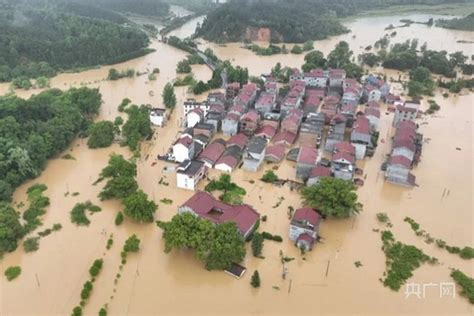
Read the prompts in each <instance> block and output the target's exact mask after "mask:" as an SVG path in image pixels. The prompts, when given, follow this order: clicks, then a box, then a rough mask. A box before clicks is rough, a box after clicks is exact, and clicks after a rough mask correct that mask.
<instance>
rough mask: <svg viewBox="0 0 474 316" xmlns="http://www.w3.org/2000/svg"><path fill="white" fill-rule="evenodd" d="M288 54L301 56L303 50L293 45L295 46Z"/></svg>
mask: <svg viewBox="0 0 474 316" xmlns="http://www.w3.org/2000/svg"><path fill="white" fill-rule="evenodd" d="M290 52H291V53H292V54H297V55H299V54H303V52H304V50H303V48H301V46H299V45H295V46H293V48H292V49H291V51H290Z"/></svg>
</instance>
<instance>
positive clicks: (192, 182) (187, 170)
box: [176, 160, 207, 191]
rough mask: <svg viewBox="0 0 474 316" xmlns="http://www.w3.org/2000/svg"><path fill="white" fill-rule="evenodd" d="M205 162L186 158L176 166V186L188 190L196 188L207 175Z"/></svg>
mask: <svg viewBox="0 0 474 316" xmlns="http://www.w3.org/2000/svg"><path fill="white" fill-rule="evenodd" d="M206 173H207V167H206V166H205V165H204V163H202V162H200V161H194V160H185V161H183V162H182V163H181V164H180V165H179V166H178V167H177V168H176V186H177V187H178V188H181V189H186V190H192V191H194V190H196V188H197V185H198V184H199V182H200V181H201V180H202V179H203V178H204V177H205V176H206Z"/></svg>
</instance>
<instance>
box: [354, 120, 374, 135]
mask: <svg viewBox="0 0 474 316" xmlns="http://www.w3.org/2000/svg"><path fill="white" fill-rule="evenodd" d="M354 132H356V133H361V134H369V133H370V124H369V120H368V119H367V118H366V117H365V116H358V117H357V120H356V121H355V123H354Z"/></svg>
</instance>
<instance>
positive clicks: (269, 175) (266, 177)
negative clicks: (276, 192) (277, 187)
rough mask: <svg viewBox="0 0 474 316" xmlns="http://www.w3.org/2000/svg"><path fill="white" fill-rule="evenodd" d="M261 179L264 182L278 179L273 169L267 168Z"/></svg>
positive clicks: (272, 181)
mask: <svg viewBox="0 0 474 316" xmlns="http://www.w3.org/2000/svg"><path fill="white" fill-rule="evenodd" d="M261 180H262V181H263V182H266V183H274V182H276V181H278V176H277V175H276V174H275V172H273V170H267V171H266V172H265V174H264V175H263V177H262V179H261Z"/></svg>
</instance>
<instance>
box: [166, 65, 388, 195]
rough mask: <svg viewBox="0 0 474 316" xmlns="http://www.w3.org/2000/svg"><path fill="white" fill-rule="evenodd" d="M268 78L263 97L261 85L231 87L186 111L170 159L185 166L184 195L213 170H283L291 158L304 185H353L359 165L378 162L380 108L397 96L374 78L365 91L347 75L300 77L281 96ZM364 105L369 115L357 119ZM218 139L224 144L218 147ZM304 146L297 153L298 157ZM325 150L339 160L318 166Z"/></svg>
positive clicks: (182, 170)
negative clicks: (271, 166) (332, 181)
mask: <svg viewBox="0 0 474 316" xmlns="http://www.w3.org/2000/svg"><path fill="white" fill-rule="evenodd" d="M262 78H265V84H264V86H263V88H262V91H260V89H259V87H258V86H257V85H256V84H254V83H249V84H245V85H243V86H242V87H241V86H240V84H239V83H230V84H228V85H227V87H226V91H225V93H218V92H216V93H211V94H209V96H208V99H207V100H206V101H204V102H197V101H196V100H193V99H189V100H187V101H186V102H185V103H184V113H185V115H186V118H185V124H186V127H187V129H186V130H185V131H184V132H183V133H182V134H181V135H180V136H179V138H178V139H177V140H176V142H175V143H174V144H173V147H172V152H171V157H172V159H173V160H174V161H175V162H178V163H180V164H181V165H180V166H179V168H178V173H180V174H181V175H182V177H184V176H187V177H189V178H190V179H189V180H188V181H179V183H178V187H182V188H186V189H191V190H194V189H195V185H196V183H197V182H198V180H199V179H201V178H202V177H203V176H204V175H205V170H207V169H208V168H215V169H218V170H221V171H225V172H232V171H233V170H234V169H235V168H237V167H239V166H241V167H242V168H243V169H244V170H246V171H251V172H255V171H258V170H259V169H260V167H261V166H262V164H263V163H264V162H265V161H266V162H270V163H278V162H280V161H281V160H283V159H284V158H285V157H286V158H287V159H289V160H294V161H295V162H296V178H297V179H299V180H302V181H305V182H306V181H308V182H309V183H317V182H318V181H319V179H320V177H323V176H328V175H329V176H335V177H337V178H341V179H346V180H353V177H354V172H355V170H356V168H355V163H356V160H357V159H364V157H366V156H371V155H372V154H373V152H374V150H375V147H376V145H377V144H376V141H377V137H374V136H376V134H377V129H378V124H379V119H380V110H379V107H380V106H379V104H378V101H379V100H380V99H381V98H385V97H387V96H390V94H389V90H390V86H389V85H388V84H386V83H385V82H384V81H383V80H381V79H380V78H378V77H375V76H372V75H371V76H368V77H367V79H366V81H365V82H364V84H363V85H362V84H360V83H359V82H357V81H356V80H354V79H351V78H346V73H345V72H344V70H341V69H330V70H322V69H315V70H312V71H311V72H309V73H301V72H300V71H298V70H296V69H295V70H294V71H293V74H292V75H291V77H290V82H289V85H288V86H287V87H284V89H286V90H287V91H286V93H280V92H281V91H280V88H279V84H278V83H277V82H275V81H273V80H272V79H271V77H266V76H265V77H263V76H262ZM280 94H283V95H284V96H283V97H280ZM364 102H365V103H367V105H366V106H365V111H364V112H358V111H357V110H358V108H359V105H360V104H361V103H364ZM326 126H328V133H327V137H326V139H325V143H324V140H323V137H324V136H323V133H324V132H325V127H326ZM216 134H221V135H222V137H220V138H217V139H213V137H214V135H216ZM224 138H227V140H225V139H224ZM297 141H298V147H297V148H293V149H291V148H292V147H293V146H294V145H295V144H296V143H297ZM323 143H324V145H323ZM318 149H319V150H322V151H324V152H326V153H329V154H331V155H332V161H330V162H329V164H324V165H321V164H320V163H319V161H320V156H321V154H322V151H321V152H319V151H318ZM190 161H191V162H193V163H190ZM198 163H199V166H201V168H198ZM191 166H192V167H193V168H191ZM203 170H204V172H203ZM203 174H204V175H203ZM185 183H187V185H185Z"/></svg>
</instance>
